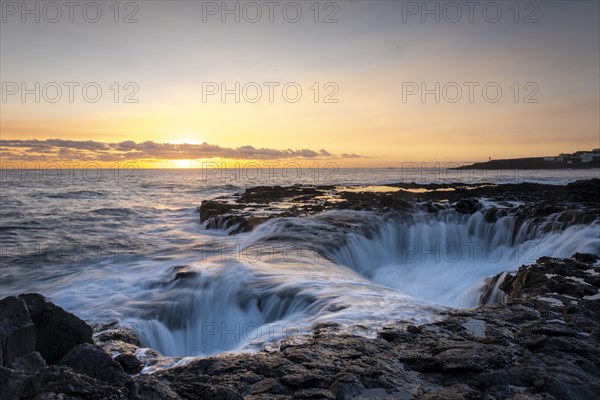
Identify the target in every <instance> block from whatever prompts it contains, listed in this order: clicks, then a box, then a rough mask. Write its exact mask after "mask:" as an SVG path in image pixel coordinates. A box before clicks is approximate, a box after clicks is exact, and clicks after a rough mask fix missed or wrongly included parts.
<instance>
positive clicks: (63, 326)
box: [20, 294, 93, 364]
mask: <svg viewBox="0 0 600 400" xmlns="http://www.w3.org/2000/svg"><path fill="white" fill-rule="evenodd" d="M20 297H21V298H22V299H23V300H25V303H26V304H27V308H28V310H29V313H30V315H31V319H32V321H33V323H34V325H35V342H36V348H35V350H36V351H38V352H39V353H40V354H41V355H42V357H43V358H44V359H45V360H46V362H47V363H48V364H54V363H55V362H57V361H58V360H60V359H61V358H62V357H64V355H65V354H67V352H68V351H69V350H71V349H72V348H73V347H75V346H77V345H78V344H81V343H93V341H92V333H93V331H92V328H91V327H90V326H89V325H88V324H86V323H85V322H84V321H83V320H81V319H80V318H78V317H77V316H75V315H73V314H71V313H69V312H67V311H65V310H63V309H62V308H61V307H59V306H57V305H55V304H54V303H51V302H47V301H45V299H44V297H43V296H41V295H38V294H28V295H21V296H20Z"/></svg>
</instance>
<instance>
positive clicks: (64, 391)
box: [0, 254, 600, 400]
mask: <svg viewBox="0 0 600 400" xmlns="http://www.w3.org/2000/svg"><path fill="white" fill-rule="evenodd" d="M497 290H500V291H502V293H503V294H504V296H502V297H503V298H504V299H505V301H506V302H504V303H497V304H489V305H483V306H480V307H478V308H475V309H462V310H453V311H451V312H449V313H448V315H447V316H446V318H445V319H444V320H442V321H439V322H436V323H431V324H425V325H421V326H415V325H412V324H409V323H406V322H403V321H393V322H390V323H389V324H388V325H386V326H385V327H384V328H383V329H382V330H381V331H380V332H379V334H378V336H377V337H376V338H368V337H361V336H353V335H348V334H345V333H341V332H338V326H337V325H336V324H334V323H331V324H320V325H317V326H315V327H314V332H313V333H312V334H311V335H305V336H302V337H288V338H285V339H283V340H281V341H280V342H279V343H277V345H276V346H270V347H267V348H266V349H264V350H263V351H260V352H258V353H250V354H224V355H221V356H214V357H208V358H197V359H192V360H188V361H187V362H184V363H180V365H178V366H174V367H172V368H162V369H158V370H156V372H154V373H152V374H148V373H140V372H141V371H142V368H144V366H148V365H151V364H155V365H156V364H157V363H160V362H161V361H162V362H163V363H164V364H165V365H166V364H168V362H169V361H170V360H169V359H168V358H167V357H162V356H161V355H160V354H159V353H158V352H156V351H153V350H151V349H143V348H141V345H140V342H139V340H138V338H137V336H136V335H135V332H133V331H132V330H130V329H129V328H126V327H122V326H118V324H116V323H109V324H101V325H95V326H94V327H92V326H90V325H88V324H87V323H85V322H84V321H82V320H81V319H79V318H78V317H76V316H75V315H73V314H70V313H68V312H66V311H65V310H63V309H62V308H60V307H58V306H56V305H55V304H53V303H51V302H49V301H47V300H46V299H44V297H43V296H41V295H39V294H23V295H20V296H12V297H7V298H4V299H2V300H1V301H0V303H1V305H0V310H2V315H1V318H0V323H1V325H0V335H1V352H0V360H1V366H0V383H1V386H2V388H3V390H2V391H1V394H0V398H2V399H7V400H8V399H254V400H263V399H264V400H266V399H354V398H356V399H413V398H414V399H515V400H516V399H596V398H598V394H600V266H599V265H598V259H597V257H596V256H593V255H589V254H576V255H574V256H573V258H569V259H555V258H547V257H542V258H540V259H539V260H538V261H537V262H536V263H535V264H533V265H530V266H523V267H521V268H520V269H519V270H518V271H515V272H512V273H508V274H501V275H498V276H496V277H494V278H492V279H491V280H490V282H489V284H488V286H487V288H486V290H484V293H483V294H482V302H486V298H489V297H490V296H492V294H493V292H494V291H497ZM496 294H497V293H496Z"/></svg>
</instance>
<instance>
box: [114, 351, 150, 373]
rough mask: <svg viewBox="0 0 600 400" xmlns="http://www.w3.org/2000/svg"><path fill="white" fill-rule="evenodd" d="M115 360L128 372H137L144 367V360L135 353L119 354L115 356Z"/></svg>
mask: <svg viewBox="0 0 600 400" xmlns="http://www.w3.org/2000/svg"><path fill="white" fill-rule="evenodd" d="M115 361H116V362H118V363H119V364H121V367H123V370H124V371H125V372H127V373H128V374H137V373H139V372H140V371H141V370H142V368H143V367H144V365H143V364H142V362H141V361H140V360H138V358H137V357H136V356H134V355H133V354H119V355H118V356H116V357H115Z"/></svg>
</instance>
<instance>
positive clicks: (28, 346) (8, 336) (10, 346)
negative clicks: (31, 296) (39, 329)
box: [0, 296, 35, 366]
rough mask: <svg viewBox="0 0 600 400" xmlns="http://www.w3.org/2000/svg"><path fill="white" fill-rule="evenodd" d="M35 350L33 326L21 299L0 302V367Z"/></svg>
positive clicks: (14, 298)
mask: <svg viewBox="0 0 600 400" xmlns="http://www.w3.org/2000/svg"><path fill="white" fill-rule="evenodd" d="M34 350H35V326H34V324H33V322H32V321H31V318H30V316H29V311H28V310H27V305H26V304H25V301H23V299H21V298H18V297H15V296H11V297H6V298H4V299H2V300H0V365H3V366H8V365H10V364H11V363H12V362H13V361H14V360H15V359H16V358H19V357H21V356H24V355H26V354H28V353H31V352H33V351H34Z"/></svg>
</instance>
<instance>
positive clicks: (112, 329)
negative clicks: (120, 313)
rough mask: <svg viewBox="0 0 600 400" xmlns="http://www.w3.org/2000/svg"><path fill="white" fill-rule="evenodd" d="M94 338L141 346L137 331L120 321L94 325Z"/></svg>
mask: <svg viewBox="0 0 600 400" xmlns="http://www.w3.org/2000/svg"><path fill="white" fill-rule="evenodd" d="M94 332H95V334H94V339H95V340H96V342H99V343H103V342H110V341H117V342H123V343H126V344H130V345H133V346H136V347H139V346H141V343H140V339H139V337H138V335H137V333H136V332H135V331H134V330H133V329H131V328H130V327H128V326H121V325H119V323H118V321H111V322H108V323H102V324H96V325H94Z"/></svg>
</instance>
